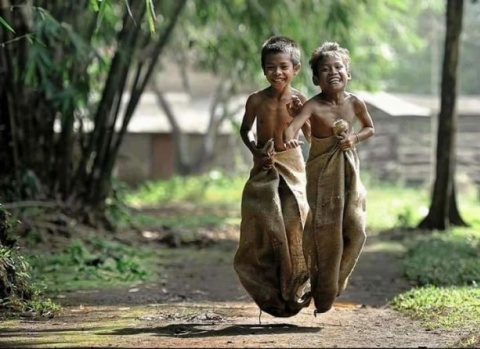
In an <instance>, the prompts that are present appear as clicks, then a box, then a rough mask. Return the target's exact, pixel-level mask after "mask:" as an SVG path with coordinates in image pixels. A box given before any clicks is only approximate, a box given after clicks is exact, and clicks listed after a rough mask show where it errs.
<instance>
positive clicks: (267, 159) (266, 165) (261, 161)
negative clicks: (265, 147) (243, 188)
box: [253, 153, 274, 170]
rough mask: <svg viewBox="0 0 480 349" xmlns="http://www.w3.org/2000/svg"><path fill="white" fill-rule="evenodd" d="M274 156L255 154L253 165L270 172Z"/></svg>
mask: <svg viewBox="0 0 480 349" xmlns="http://www.w3.org/2000/svg"><path fill="white" fill-rule="evenodd" d="M273 156H274V154H264V153H255V154H253V163H254V165H255V166H258V167H261V168H262V169H263V170H269V169H271V168H272V167H273V162H274V161H273Z"/></svg>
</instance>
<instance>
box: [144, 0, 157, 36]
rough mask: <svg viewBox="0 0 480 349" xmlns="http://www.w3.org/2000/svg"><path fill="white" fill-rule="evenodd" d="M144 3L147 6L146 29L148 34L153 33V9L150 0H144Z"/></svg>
mask: <svg viewBox="0 0 480 349" xmlns="http://www.w3.org/2000/svg"><path fill="white" fill-rule="evenodd" d="M145 5H146V6H147V22H148V29H149V30H150V34H153V33H155V9H154V7H153V2H152V0H145Z"/></svg>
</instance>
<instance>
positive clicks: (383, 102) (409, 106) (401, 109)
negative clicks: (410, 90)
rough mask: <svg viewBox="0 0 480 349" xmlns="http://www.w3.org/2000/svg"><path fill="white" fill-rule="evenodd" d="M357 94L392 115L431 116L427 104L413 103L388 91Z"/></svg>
mask: <svg viewBox="0 0 480 349" xmlns="http://www.w3.org/2000/svg"><path fill="white" fill-rule="evenodd" d="M355 94H356V95H358V96H359V97H360V98H362V99H363V100H364V101H365V103H367V104H370V105H372V106H374V107H376V108H378V109H380V110H382V111H384V112H385V113H386V114H389V115H391V116H412V115H414V116H430V114H431V110H430V108H428V107H426V106H422V105H419V104H416V103H412V102H410V101H408V100H407V99H404V98H400V97H398V96H395V95H393V94H390V93H386V92H367V91H356V92H355Z"/></svg>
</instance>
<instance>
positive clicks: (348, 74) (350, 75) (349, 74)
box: [347, 71, 352, 80]
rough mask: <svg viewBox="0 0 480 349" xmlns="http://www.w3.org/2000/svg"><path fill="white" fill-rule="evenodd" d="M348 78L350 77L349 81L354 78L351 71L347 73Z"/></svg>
mask: <svg viewBox="0 0 480 349" xmlns="http://www.w3.org/2000/svg"><path fill="white" fill-rule="evenodd" d="M347 77H348V80H350V79H351V78H352V74H351V73H350V72H349V71H348V72H347Z"/></svg>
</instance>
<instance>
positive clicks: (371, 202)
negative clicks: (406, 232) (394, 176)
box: [362, 172, 429, 231]
mask: <svg viewBox="0 0 480 349" xmlns="http://www.w3.org/2000/svg"><path fill="white" fill-rule="evenodd" d="M362 181H363V183H364V185H365V187H366V189H367V226H368V228H369V230H373V231H382V230H386V229H390V228H411V227H414V226H416V225H417V224H418V222H419V221H420V219H421V218H423V216H424V215H425V214H426V213H427V212H428V202H429V193H428V192H427V190H425V189H421V190H420V189H419V188H414V187H407V186H402V185H399V184H396V183H389V182H382V181H378V180H374V179H373V178H371V177H370V176H369V174H368V173H366V172H364V173H362Z"/></svg>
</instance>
